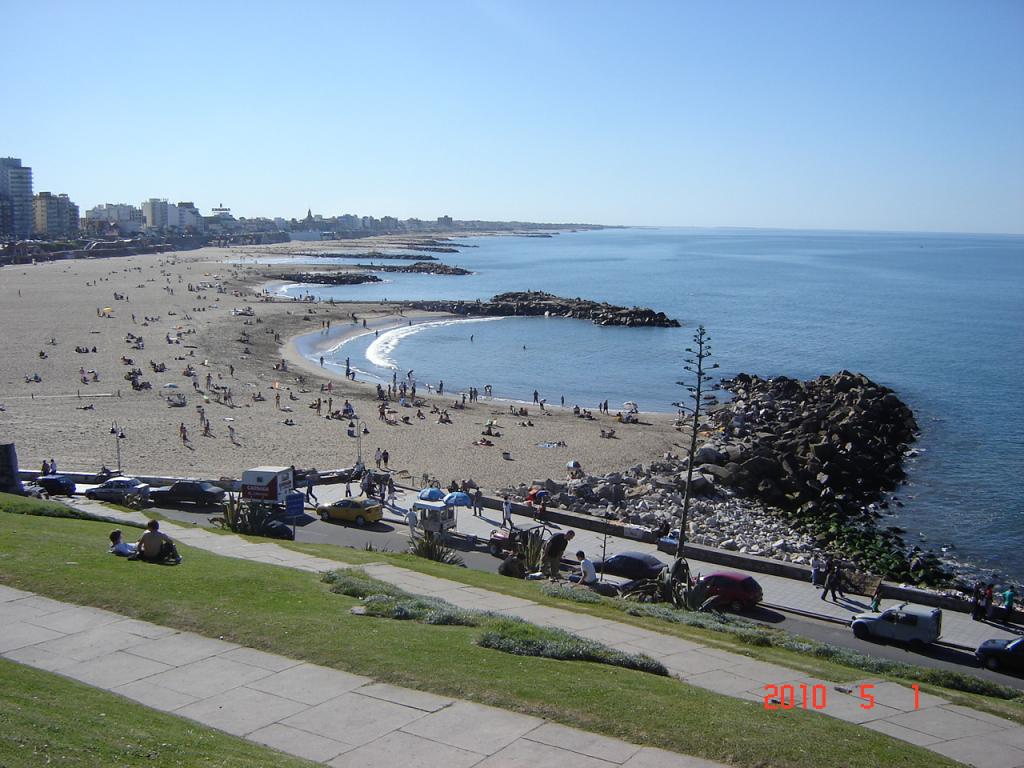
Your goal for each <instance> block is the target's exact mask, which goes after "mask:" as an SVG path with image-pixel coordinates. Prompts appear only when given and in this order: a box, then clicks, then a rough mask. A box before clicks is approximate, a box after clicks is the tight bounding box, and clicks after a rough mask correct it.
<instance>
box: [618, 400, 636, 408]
mask: <svg viewBox="0 0 1024 768" xmlns="http://www.w3.org/2000/svg"><path fill="white" fill-rule="evenodd" d="M622 407H623V408H637V407H639V406H637V404H636V403H634V402H633V401H632V400H627V401H626V402H624V403H623V404H622Z"/></svg>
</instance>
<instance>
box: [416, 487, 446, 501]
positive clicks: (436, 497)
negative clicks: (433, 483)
mask: <svg viewBox="0 0 1024 768" xmlns="http://www.w3.org/2000/svg"><path fill="white" fill-rule="evenodd" d="M443 498H444V491H442V490H441V489H440V488H424V489H423V490H422V491H420V499H422V500H423V501H440V500H441V499H443Z"/></svg>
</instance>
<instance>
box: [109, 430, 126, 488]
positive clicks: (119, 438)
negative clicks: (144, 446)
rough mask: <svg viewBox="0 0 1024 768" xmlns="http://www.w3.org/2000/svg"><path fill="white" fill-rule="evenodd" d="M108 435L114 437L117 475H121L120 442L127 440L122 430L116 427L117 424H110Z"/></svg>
mask: <svg viewBox="0 0 1024 768" xmlns="http://www.w3.org/2000/svg"><path fill="white" fill-rule="evenodd" d="M110 434H111V435H113V436H114V446H115V447H116V448H117V474H119V475H120V474H121V441H122V440H125V439H127V437H128V436H127V435H126V434H125V433H124V430H123V429H121V428H120V427H119V426H117V422H116V421H114V422H111V424H110Z"/></svg>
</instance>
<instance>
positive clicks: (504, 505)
mask: <svg viewBox="0 0 1024 768" xmlns="http://www.w3.org/2000/svg"><path fill="white" fill-rule="evenodd" d="M506 525H507V526H508V529H509V530H510V531H511V530H512V502H511V501H510V500H509V498H508V494H507V493H506V494H505V496H504V498H503V499H502V502H501V527H502V528H504V527H505V526H506Z"/></svg>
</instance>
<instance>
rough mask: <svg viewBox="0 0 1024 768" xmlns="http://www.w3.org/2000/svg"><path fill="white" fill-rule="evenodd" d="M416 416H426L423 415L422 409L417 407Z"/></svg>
mask: <svg viewBox="0 0 1024 768" xmlns="http://www.w3.org/2000/svg"><path fill="white" fill-rule="evenodd" d="M416 418H417V419H425V418H427V417H426V416H424V415H423V411H421V410H420V409H419V408H417V409H416Z"/></svg>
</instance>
